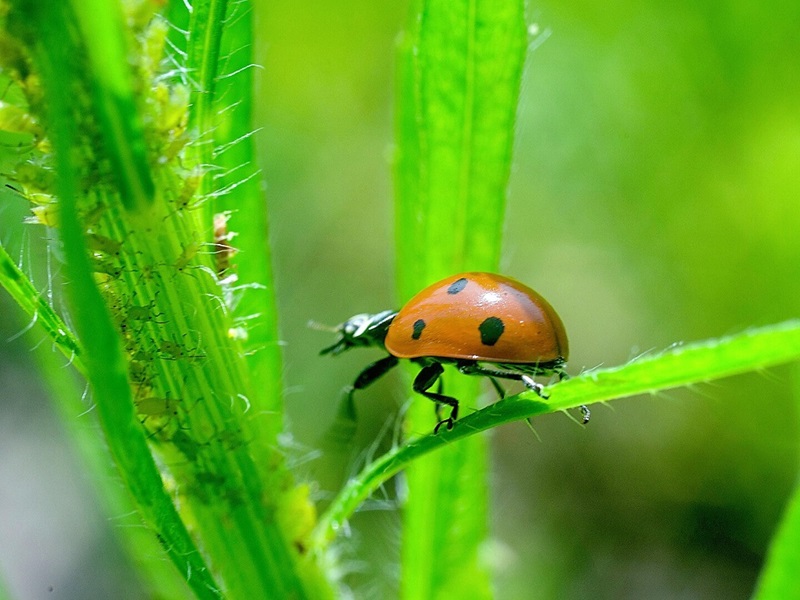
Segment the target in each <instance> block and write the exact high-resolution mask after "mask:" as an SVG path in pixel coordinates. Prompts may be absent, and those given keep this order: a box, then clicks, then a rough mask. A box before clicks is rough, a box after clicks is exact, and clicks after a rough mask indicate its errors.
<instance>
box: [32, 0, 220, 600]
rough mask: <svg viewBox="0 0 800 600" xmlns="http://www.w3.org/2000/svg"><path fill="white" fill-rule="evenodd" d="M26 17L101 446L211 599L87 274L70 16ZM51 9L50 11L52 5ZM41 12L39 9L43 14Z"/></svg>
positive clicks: (208, 581) (215, 592)
mask: <svg viewBox="0 0 800 600" xmlns="http://www.w3.org/2000/svg"><path fill="white" fill-rule="evenodd" d="M26 8H27V9H28V10H29V11H30V13H29V14H30V16H31V17H32V23H35V24H36V26H38V32H39V34H40V36H41V37H40V43H39V45H38V46H37V48H36V54H37V59H38V64H39V65H40V68H41V70H42V74H43V82H44V84H45V85H46V86H48V87H47V88H46V91H47V96H48V99H49V108H50V111H49V119H50V130H51V132H52V139H53V147H54V150H55V156H56V167H57V172H58V174H59V178H58V181H57V190H58V196H59V198H60V200H61V202H62V205H61V219H62V220H61V227H62V240H63V243H64V253H65V256H66V262H67V270H68V272H69V274H70V276H71V285H70V286H69V294H70V296H71V305H72V307H73V309H74V314H73V316H74V319H75V322H76V325H77V330H78V334H79V335H80V337H81V341H82V343H83V345H84V347H85V349H86V359H85V364H86V369H87V373H88V375H89V380H90V382H91V384H92V390H93V393H94V396H95V400H96V406H97V414H98V419H99V421H100V423H101V425H102V427H103V429H104V430H105V432H106V439H107V440H108V443H109V449H110V451H111V454H112V456H113V457H114V460H115V462H116V464H117V465H118V467H119V473H120V476H121V477H122V479H123V481H125V483H126V485H127V487H128V489H129V490H130V491H131V493H132V495H133V496H134V497H135V498H136V501H137V504H138V506H139V509H140V511H141V514H142V517H143V519H144V521H145V523H146V524H147V526H149V527H150V528H152V529H153V530H154V531H155V532H156V533H157V535H158V536H159V540H160V541H161V543H162V546H163V548H164V550H165V552H166V553H167V555H168V556H169V557H170V558H171V559H172V561H173V562H174V564H175V565H176V566H177V568H178V570H179V572H181V573H183V574H184V575H185V576H186V578H187V582H188V584H189V586H190V587H191V588H192V589H193V590H194V592H195V594H196V595H197V596H198V597H199V598H216V597H218V596H219V586H218V585H217V584H216V582H215V581H214V578H213V577H212V576H211V573H210V571H209V569H208V568H207V566H206V565H205V562H204V560H203V558H202V555H201V554H200V552H199V551H198V549H197V547H196V546H195V544H194V541H193V540H192V539H191V537H190V536H189V533H188V531H187V530H186V528H185V526H184V525H183V522H182V521H181V519H180V518H179V516H178V514H177V512H176V510H175V507H174V505H173V504H172V500H171V498H170V497H169V495H168V494H167V493H166V490H165V489H164V487H163V485H162V481H161V476H160V473H159V471H158V469H157V468H156V465H155V462H154V461H153V458H152V455H151V454H150V451H149V449H148V447H147V442H146V440H145V437H144V432H143V429H142V427H141V425H140V423H139V420H138V419H137V417H136V415H135V414H134V410H133V400H132V398H131V390H130V386H129V383H128V375H127V364H126V361H125V359H124V357H123V351H122V345H121V342H120V339H119V336H118V334H117V332H116V329H115V327H114V325H113V323H112V321H111V316H110V315H109V313H108V309H107V308H106V306H105V303H104V301H103V298H102V297H101V295H100V293H99V291H98V289H97V287H96V286H95V282H94V279H93V276H92V268H91V266H90V263H89V258H88V255H87V250H86V245H85V241H84V239H83V228H82V226H81V225H80V223H79V221H78V217H77V209H76V205H75V203H76V198H77V195H78V189H79V187H78V178H77V167H76V164H75V162H74V152H73V148H75V147H76V143H77V142H76V139H77V138H76V132H75V129H74V128H75V115H74V114H73V110H72V109H73V105H72V98H71V96H70V94H69V90H70V89H71V87H70V86H71V83H72V82H73V81H76V80H78V76H77V74H76V73H74V72H73V65H74V64H75V63H74V62H73V58H74V55H71V52H74V51H75V49H76V48H78V47H79V46H80V44H79V43H78V42H77V41H76V40H74V39H66V40H65V38H64V35H63V29H64V24H65V23H72V18H71V17H72V15H70V14H69V12H68V11H67V9H66V7H65V6H63V5H62V6H59V7H58V8H57V9H56V8H53V7H49V8H48V11H44V12H43V9H42V8H41V7H35V6H33V5H26ZM51 9H52V10H55V11H57V12H56V13H55V14H54V13H53V12H52V10H51ZM45 13H46V14H45Z"/></svg>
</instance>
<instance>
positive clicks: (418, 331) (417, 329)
mask: <svg viewBox="0 0 800 600" xmlns="http://www.w3.org/2000/svg"><path fill="white" fill-rule="evenodd" d="M423 329H425V321H423V320H422V319H417V320H416V321H414V331H413V332H412V334H411V339H412V340H418V339H419V338H420V336H421V335H422V330H423Z"/></svg>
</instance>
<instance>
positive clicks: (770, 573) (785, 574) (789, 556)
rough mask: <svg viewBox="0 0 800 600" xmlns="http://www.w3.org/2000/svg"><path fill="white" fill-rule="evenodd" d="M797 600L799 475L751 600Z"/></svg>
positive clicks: (798, 388)
mask: <svg viewBox="0 0 800 600" xmlns="http://www.w3.org/2000/svg"><path fill="white" fill-rule="evenodd" d="M794 383H795V385H794V390H795V401H796V404H797V406H798V407H800V368H796V369H795V370H794ZM798 598H800V476H798V480H797V482H796V484H795V489H794V492H793V493H792V497H791V498H790V499H789V502H788V504H787V506H786V509H785V511H784V514H783V518H782V519H781V523H780V525H779V526H778V531H777V532H776V534H775V536H774V537H773V539H772V542H771V544H770V548H769V552H768V554H767V561H766V564H765V565H764V568H763V569H762V571H761V576H760V577H759V581H758V585H757V587H756V590H755V593H754V595H753V599H754V600H796V599H798Z"/></svg>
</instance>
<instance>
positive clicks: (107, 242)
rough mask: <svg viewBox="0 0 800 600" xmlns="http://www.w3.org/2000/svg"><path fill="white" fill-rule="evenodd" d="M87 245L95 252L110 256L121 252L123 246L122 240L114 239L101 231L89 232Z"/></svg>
mask: <svg viewBox="0 0 800 600" xmlns="http://www.w3.org/2000/svg"><path fill="white" fill-rule="evenodd" d="M86 245H87V246H89V248H90V249H91V250H94V251H95V252H102V253H104V254H108V255H110V256H116V255H117V254H119V250H120V248H122V242H121V241H119V240H112V239H111V238H108V237H106V236H104V235H100V234H99V233H89V234H87V235H86Z"/></svg>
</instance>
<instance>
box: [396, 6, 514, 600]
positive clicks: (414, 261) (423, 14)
mask: <svg viewBox="0 0 800 600" xmlns="http://www.w3.org/2000/svg"><path fill="white" fill-rule="evenodd" d="M526 36H527V33H526V25H525V14H524V3H523V2H522V1H521V0H512V1H508V0H417V1H416V2H414V3H412V7H411V15H410V18H409V26H408V30H407V32H406V33H405V34H404V37H403V40H402V43H401V46H400V53H399V56H398V60H399V66H398V73H399V85H398V92H397V117H396V131H397V152H396V163H395V185H396V187H395V190H396V242H397V283H398V291H399V293H400V299H401V300H402V301H407V300H408V299H409V298H410V297H411V296H412V295H413V294H415V293H416V292H418V291H419V290H420V289H422V288H423V287H425V286H427V285H429V284H431V283H433V282H434V281H437V280H439V279H441V278H443V277H445V276H448V275H452V274H453V273H458V272H460V271H471V270H474V271H496V270H497V268H498V262H499V257H500V250H501V240H502V224H503V218H504V214H505V196H506V186H507V184H508V175H509V172H510V165H511V147H512V141H513V137H514V122H515V118H516V108H517V97H518V95H519V88H520V78H521V73H522V66H523V63H524V57H525V47H526V44H525V42H526ZM444 385H445V388H446V389H447V393H448V395H452V396H454V397H457V398H459V399H460V400H461V401H462V404H461V406H462V410H469V409H470V408H471V407H474V406H475V399H476V398H477V395H478V382H477V381H474V380H467V379H465V378H452V379H451V378H450V376H449V374H447V375H446V376H445V384H444ZM432 414H433V411H432V410H431V407H430V402H428V401H427V400H425V399H417V400H415V401H414V402H413V403H412V406H411V409H410V410H409V412H408V415H407V425H406V429H407V431H410V432H417V431H425V430H429V429H430V427H432V418H433V417H432ZM487 461H488V458H487V451H486V441H485V440H484V439H482V438H480V437H478V436H475V437H472V438H470V439H469V440H466V441H465V442H463V443H461V444H454V445H452V446H450V447H448V448H447V449H446V450H445V451H444V452H441V453H439V454H437V455H436V456H428V457H425V458H424V459H423V460H419V461H416V462H415V463H414V464H413V465H412V466H411V467H410V468H409V470H408V473H407V482H408V500H407V502H406V505H405V507H404V509H405V510H404V513H403V516H404V536H403V549H402V561H403V567H402V568H403V576H402V590H401V596H402V597H403V598H407V599H414V600H416V599H418V598H424V599H428V598H446V597H459V598H488V597H490V596H491V583H490V576H489V573H488V569H487V568H486V563H485V561H482V560H481V557H480V548H481V545H482V544H483V543H484V541H485V540H486V538H487V535H488V518H489V510H488V504H489V500H488V490H487V475H488V468H487ZM453 522H457V523H458V527H453V526H451V524H452V523H453Z"/></svg>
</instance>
